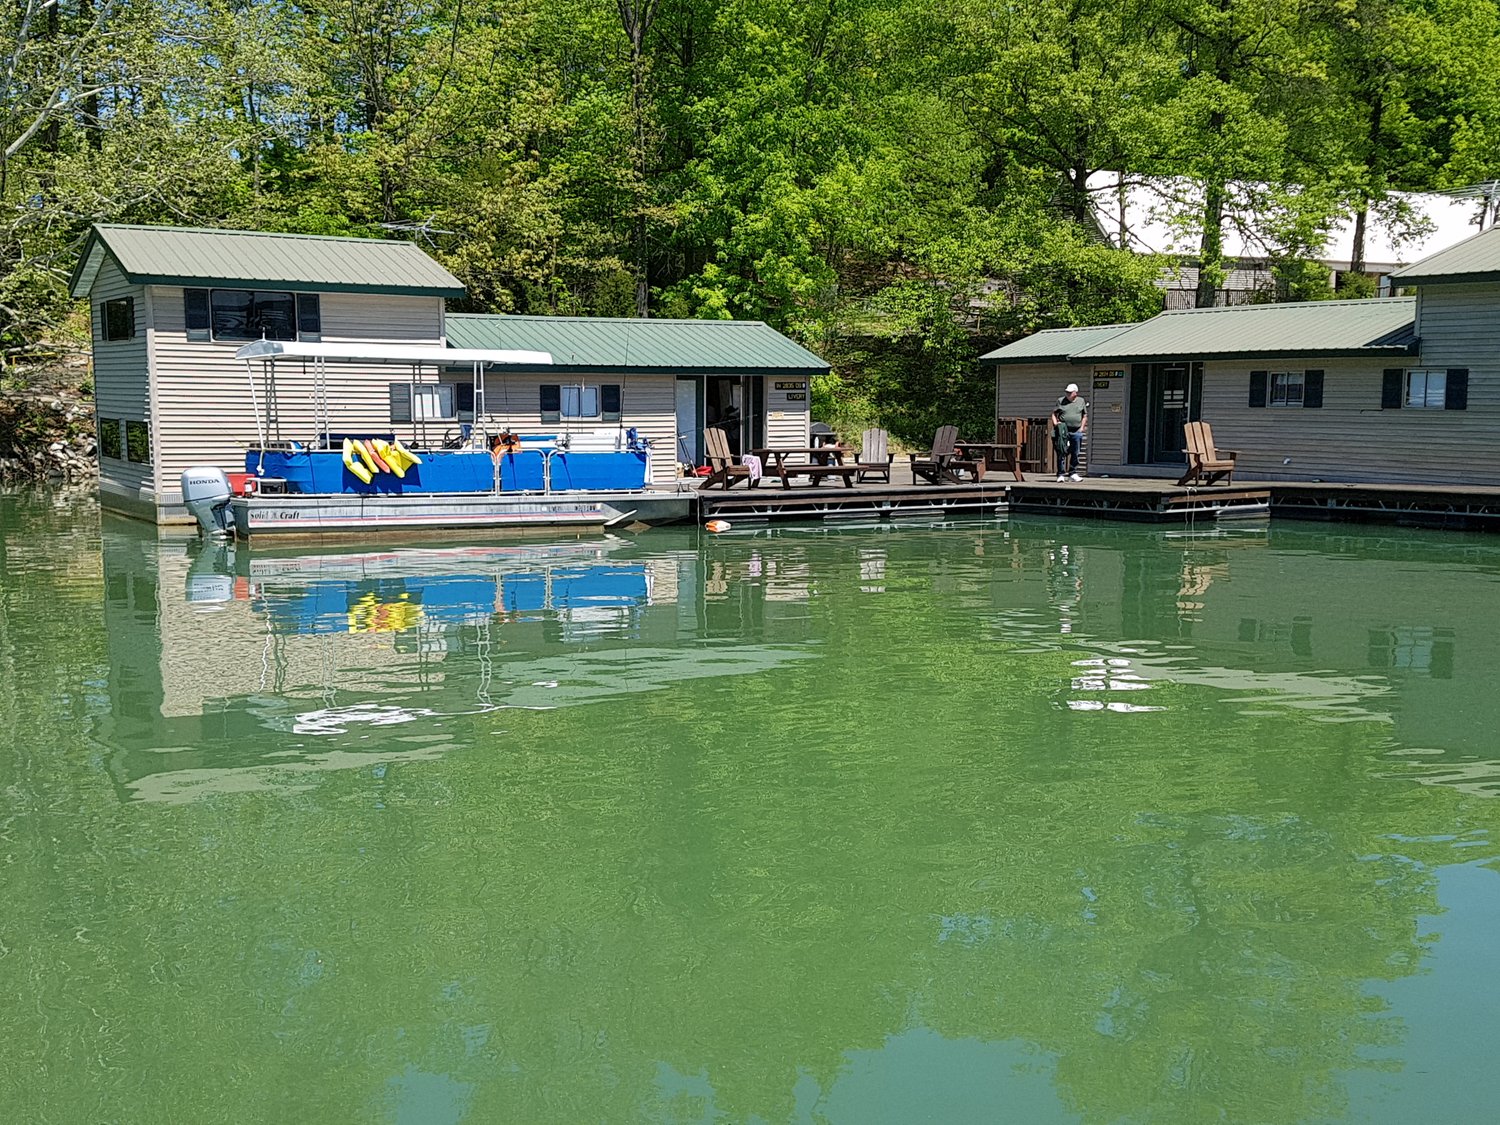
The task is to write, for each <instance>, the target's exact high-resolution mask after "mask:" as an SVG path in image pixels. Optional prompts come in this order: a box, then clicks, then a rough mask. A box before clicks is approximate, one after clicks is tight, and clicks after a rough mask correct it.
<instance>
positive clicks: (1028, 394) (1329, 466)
mask: <svg viewBox="0 0 1500 1125" xmlns="http://www.w3.org/2000/svg"><path fill="white" fill-rule="evenodd" d="M1489 292H1490V293H1492V294H1494V295H1495V301H1494V303H1493V305H1492V308H1493V309H1494V313H1492V319H1493V320H1494V321H1495V322H1496V324H1497V325H1500V315H1495V314H1500V286H1493V287H1490V288H1489ZM1430 311H1431V310H1430V309H1429V313H1430ZM1491 335H1492V336H1493V337H1494V339H1495V344H1494V345H1493V349H1494V350H1490V351H1488V352H1486V351H1485V350H1484V348H1483V347H1481V346H1474V345H1471V346H1470V347H1468V348H1463V349H1460V348H1458V347H1450V346H1448V345H1446V344H1445V345H1443V346H1442V347H1440V348H1439V349H1438V352H1437V356H1436V357H1435V356H1434V355H1433V353H1432V352H1431V351H1430V350H1429V349H1428V346H1427V341H1426V340H1425V338H1424V341H1423V351H1422V355H1421V356H1420V357H1417V356H1412V357H1401V356H1372V357H1370V358H1368V359H1323V358H1313V357H1309V358H1306V359H1299V360H1297V361H1295V366H1294V365H1293V364H1290V363H1288V362H1287V361H1286V360H1285V359H1283V360H1273V361H1267V360H1233V361H1229V360H1208V361H1206V362H1205V363H1204V377H1203V402H1202V418H1203V420H1204V421H1205V422H1208V423H1209V424H1210V425H1212V426H1213V434H1214V442H1215V444H1217V445H1218V446H1219V447H1220V448H1223V449H1234V450H1238V451H1239V461H1238V467H1237V468H1236V470H1235V481H1236V482H1237V483H1238V482H1239V481H1240V480H1242V479H1243V480H1245V481H1254V480H1289V481H1291V480H1295V481H1304V480H1314V479H1317V480H1325V481H1372V482H1392V483H1403V482H1405V483H1412V484H1452V483H1465V484H1483V485H1500V411H1496V410H1494V409H1493V407H1494V406H1496V405H1500V402H1497V393H1496V390H1495V385H1496V383H1497V382H1500V370H1496V366H1495V365H1496V362H1497V358H1496V357H1500V332H1492V333H1491ZM1127 366H1128V365H1127ZM1449 366H1452V367H1468V368H1469V369H1470V376H1469V403H1468V409H1467V410H1464V411H1451V410H1434V409H1424V410H1406V409H1401V410H1381V409H1380V394H1381V380H1382V375H1383V372H1384V371H1385V369H1386V368H1392V367H1399V368H1420V369H1427V368H1443V369H1446V368H1448V367H1449ZM1289 368H1290V369H1294V370H1301V371H1303V372H1304V373H1305V372H1306V371H1307V370H1309V369H1319V370H1322V371H1323V372H1324V376H1323V405H1322V406H1321V407H1320V408H1306V407H1305V408H1300V409H1299V408H1290V407H1288V408H1277V409H1271V408H1268V407H1252V406H1250V405H1249V388H1250V372H1251V371H1267V372H1269V371H1273V370H1278V369H1279V370H1282V371H1285V370H1288V369H1289ZM1481 372H1488V373H1489V376H1488V377H1485V375H1483V374H1481ZM1134 377H1135V376H1134V375H1127V376H1126V378H1124V379H1116V380H1111V381H1110V382H1111V387H1110V388H1109V390H1094V389H1093V388H1092V382H1093V380H1092V379H1091V378H1088V377H1087V375H1086V374H1085V373H1084V372H1081V371H1080V370H1079V368H1078V366H1077V365H1074V364H1070V363H1051V364H1035V365H1032V364H1009V365H1001V366H1000V367H999V375H998V380H997V391H996V413H997V414H998V415H1000V416H1003V417H1012V416H1022V417H1038V416H1040V415H1043V414H1046V413H1050V411H1051V409H1052V406H1053V404H1054V403H1056V401H1057V396H1058V395H1059V394H1060V393H1061V390H1062V388H1063V386H1065V385H1066V384H1068V383H1070V382H1076V383H1077V384H1078V385H1079V386H1080V387H1081V388H1084V394H1085V395H1086V396H1090V397H1089V435H1090V451H1089V462H1088V465H1089V472H1090V473H1091V474H1101V473H1107V474H1111V475H1120V476H1143V477H1162V476H1166V475H1167V473H1166V472H1165V471H1164V470H1163V469H1161V468H1160V467H1152V466H1149V465H1127V464H1126V463H1125V459H1126V435H1127V433H1128V430H1127V427H1128V425H1129V410H1130V402H1129V394H1130V391H1129V384H1130V381H1131V380H1132V379H1133V378H1134ZM1114 384H1119V390H1118V391H1115V389H1114ZM1115 402H1118V403H1119V404H1120V411H1119V413H1114V412H1113V404H1114V403H1115Z"/></svg>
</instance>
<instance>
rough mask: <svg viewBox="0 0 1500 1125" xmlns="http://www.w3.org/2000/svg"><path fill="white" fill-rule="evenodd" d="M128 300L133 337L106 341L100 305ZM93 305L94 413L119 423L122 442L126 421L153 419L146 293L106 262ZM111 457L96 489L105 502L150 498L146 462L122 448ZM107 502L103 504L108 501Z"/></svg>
mask: <svg viewBox="0 0 1500 1125" xmlns="http://www.w3.org/2000/svg"><path fill="white" fill-rule="evenodd" d="M121 297H130V298H132V301H131V305H132V307H133V310H134V313H135V334H134V336H133V337H131V338H130V339H128V340H106V339H104V324H103V312H102V310H103V306H104V303H105V302H106V301H113V300H117V299H119V298H121ZM89 301H90V304H91V305H92V317H91V319H92V321H93V336H94V410H95V416H96V417H98V418H109V419H111V420H113V421H116V422H118V423H119V424H120V433H121V440H122V444H123V435H124V431H125V423H126V422H148V421H149V420H150V418H151V379H150V375H149V372H148V369H147V358H146V357H147V332H146V329H147V328H148V327H149V320H148V308H147V303H146V290H145V287H144V286H140V285H131V284H130V283H129V282H127V281H126V280H125V278H124V276H123V275H122V274H121V273H120V271H119V269H118V268H116V266H115V264H114V262H112V261H108V260H106V261H105V262H104V264H103V266H101V267H100V270H99V276H98V277H97V278H96V279H95V282H94V287H93V289H92V290H91V291H90V293H89ZM114 453H115V456H113V457H110V458H101V459H100V461H99V479H100V486H101V488H100V490H101V492H102V493H103V494H104V495H105V496H106V497H107V496H108V495H109V494H111V493H114V494H117V495H121V496H124V497H126V498H128V499H132V500H136V501H139V499H140V496H141V493H142V492H145V493H148V494H149V493H150V492H151V491H152V490H153V489H154V487H155V482H156V477H155V474H154V473H153V472H152V467H151V465H150V463H145V464H142V463H138V462H133V461H127V460H126V459H125V455H124V451H123V449H116V450H115V451H114ZM106 502H107V501H106Z"/></svg>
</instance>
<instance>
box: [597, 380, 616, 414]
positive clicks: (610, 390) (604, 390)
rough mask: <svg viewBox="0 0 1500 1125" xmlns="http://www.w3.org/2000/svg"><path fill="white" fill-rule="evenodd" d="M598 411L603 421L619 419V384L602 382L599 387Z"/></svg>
mask: <svg viewBox="0 0 1500 1125" xmlns="http://www.w3.org/2000/svg"><path fill="white" fill-rule="evenodd" d="M599 411H600V420H601V421H604V422H618V421H619V420H620V414H621V411H620V384H619V383H603V384H601V385H600V387H599Z"/></svg>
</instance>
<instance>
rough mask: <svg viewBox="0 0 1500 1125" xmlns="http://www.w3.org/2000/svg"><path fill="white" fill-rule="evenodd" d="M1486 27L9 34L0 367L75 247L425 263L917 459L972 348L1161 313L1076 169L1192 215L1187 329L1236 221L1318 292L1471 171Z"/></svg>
mask: <svg viewBox="0 0 1500 1125" xmlns="http://www.w3.org/2000/svg"><path fill="white" fill-rule="evenodd" d="M1497 28H1500V8H1497V4H1496V0H1476V2H1475V3H1463V4H1459V3H1457V0H1437V2H1436V3H1427V2H1423V3H1418V2H1417V0H1317V2H1315V3H1308V4H1292V3H1290V2H1289V0H1130V2H1127V3H1125V4H1118V3H1104V2H1102V0H1037V2H1036V3H1032V4H1027V5H1020V6H1012V7H1010V8H999V9H997V8H996V7H995V6H994V5H992V4H989V3H979V2H978V0H944V2H941V3H940V2H938V0H904V2H902V0H852V2H846V3H832V2H825V0H819V2H815V3H800V2H794V0H721V2H711V0H629V2H627V0H621V2H620V3H614V4H611V3H606V2H605V0H481V2H479V3H473V2H467V3H461V2H458V0H353V2H352V3H348V4H327V3H323V2H322V0H313V2H311V3H302V4H289V3H286V2H285V0H259V2H246V0H203V2H196V0H195V2H194V3H191V4H189V3H184V2H183V0H139V2H132V3H131V4H129V5H125V4H123V3H121V2H120V0H60V2H58V3H55V4H50V5H48V4H44V3H42V2H41V0H18V3H17V4H13V5H10V6H9V7H7V8H6V9H5V11H4V13H3V14H0V57H3V59H4V62H5V65H4V67H3V68H0V74H3V78H0V81H3V89H0V352H3V353H5V354H23V353H28V352H33V353H34V352H36V351H37V350H38V348H39V345H40V344H41V342H43V341H53V342H55V341H57V340H58V339H59V336H60V333H59V326H60V325H61V324H63V323H64V322H66V321H67V320H68V318H69V316H70V313H71V310H72V307H73V306H72V303H71V301H70V300H69V299H68V297H67V296H66V293H65V289H64V285H63V281H64V279H65V277H66V275H67V272H68V270H69V269H70V268H71V266H72V263H73V261H74V258H75V257H76V253H77V250H78V247H79V245H80V243H81V240H82V238H83V236H84V234H85V233H86V231H87V228H88V225H89V223H91V222H95V221H100V220H108V221H124V222H145V223H151V222H161V223H175V224H194V225H206V226H234V227H247V228H260V229H271V230H291V231H306V232H317V233H331V234H355V235H365V236H382V235H384V236H395V237H415V238H418V239H420V240H421V241H422V243H423V245H424V246H425V248H427V249H429V250H430V251H431V252H432V253H433V254H435V255H436V256H437V257H438V258H440V259H441V260H442V261H443V262H444V264H446V265H447V266H448V267H449V268H451V269H452V270H453V271H454V272H455V273H456V274H458V276H460V277H461V278H462V279H463V281H464V282H465V284H466V285H467V286H468V290H469V297H468V299H467V302H466V308H468V309H470V310H495V311H516V312H529V313H566V314H579V315H591V314H592V315H633V314H639V313H641V312H643V311H648V312H650V313H651V314H653V315H674V316H706V317H744V318H759V319H764V320H766V321H768V322H769V323H771V324H772V325H774V326H775V327H778V328H780V329H782V330H784V331H787V332H789V333H791V334H792V335H794V336H796V337H797V338H799V339H800V340H802V341H804V342H806V343H808V344H809V345H810V346H813V347H815V348H816V349H817V350H819V351H820V352H822V353H823V354H825V355H827V356H829V357H830V358H833V359H835V360H836V361H837V362H838V363H839V365H840V378H839V380H838V381H837V382H828V383H825V384H824V386H823V388H822V390H821V391H818V392H817V393H819V394H821V395H823V396H824V397H823V399H822V400H820V401H821V402H823V403H824V409H825V410H826V411H832V412H835V413H837V414H838V416H839V417H840V418H844V417H847V418H848V419H849V420H850V421H851V422H852V421H854V420H859V419H862V420H865V421H870V420H879V421H881V422H883V423H885V424H887V425H888V426H889V427H890V428H892V429H893V431H898V432H910V433H911V434H912V435H913V439H914V440H923V439H921V438H920V437H919V436H917V435H920V433H921V431H922V430H924V429H927V427H928V422H929V420H930V419H931V418H932V417H935V416H936V414H937V413H940V412H943V411H947V412H949V413H950V414H952V415H953V416H955V417H957V416H968V414H969V413H971V411H972V412H978V413H976V415H975V416H976V417H979V416H980V415H981V414H982V413H983V412H982V411H981V410H980V405H981V401H980V400H981V399H982V398H983V388H982V384H983V383H984V380H983V378H981V377H980V376H979V374H978V372H977V371H976V369H975V364H974V357H975V356H976V355H977V354H979V351H980V348H981V346H982V345H987V344H990V343H994V342H1000V341H1003V340H1005V339H1008V338H1011V337H1013V336H1015V335H1017V334H1021V333H1025V332H1029V331H1033V330H1035V329H1037V328H1040V327H1047V326H1054V325H1071V324H1088V323H1102V322H1113V321H1121V320H1133V319H1138V318H1140V317H1143V316H1146V315H1149V314H1150V313H1152V312H1154V311H1155V310H1156V309H1157V308H1159V295H1158V292H1157V290H1156V288H1155V282H1156V281H1157V280H1158V278H1159V276H1160V272H1159V271H1160V264H1159V263H1157V262H1155V261H1152V260H1151V259H1149V258H1141V257H1137V256H1133V255H1130V254H1126V253H1123V252H1121V251H1118V250H1116V249H1114V248H1112V247H1111V246H1110V245H1109V244H1108V243H1107V242H1106V241H1105V240H1104V238H1103V237H1101V234H1102V232H1100V231H1099V230H1098V229H1097V227H1096V226H1095V223H1094V220H1093V218H1092V213H1091V210H1090V207H1089V205H1088V192H1089V190H1090V189H1089V183H1088V181H1089V177H1090V176H1091V175H1092V174H1094V173H1096V172H1099V171H1109V170H1113V171H1119V172H1122V173H1129V174H1139V175H1149V176H1155V177H1162V176H1167V177H1178V178H1180V179H1181V181H1182V182H1183V183H1185V184H1190V185H1192V188H1191V190H1188V191H1185V192H1184V193H1183V197H1182V200H1181V203H1180V205H1179V206H1178V207H1177V213H1176V215H1175V219H1176V221H1177V222H1178V223H1179V224H1180V225H1181V226H1182V227H1183V228H1184V230H1185V231H1188V232H1190V233H1191V235H1192V238H1193V240H1194V241H1195V242H1196V244H1197V245H1198V247H1199V257H1200V258H1201V261H1202V265H1203V267H1204V268H1203V270H1202V277H1203V283H1202V284H1203V291H1202V292H1200V300H1202V299H1205V296H1207V297H1209V298H1211V297H1212V289H1213V288H1214V286H1215V284H1216V280H1217V279H1218V278H1219V277H1221V276H1222V275H1223V273H1224V271H1225V269H1226V268H1227V267H1226V263H1225V261H1224V255H1223V249H1222V247H1223V241H1224V233H1225V226H1226V224H1227V223H1229V222H1231V221H1235V220H1234V219H1233V218H1232V217H1231V216H1233V215H1247V214H1248V215H1250V216H1252V218H1251V220H1250V221H1251V222H1253V223H1254V225H1255V227H1256V230H1255V231H1254V232H1252V233H1253V234H1254V235H1255V236H1256V238H1257V239H1258V240H1259V241H1260V242H1261V243H1262V244H1264V245H1265V246H1266V247H1267V248H1268V254H1269V255H1270V256H1271V257H1272V258H1274V259H1276V260H1277V262H1278V271H1279V273H1280V275H1281V276H1283V277H1285V278H1289V279H1291V280H1290V281H1288V282H1287V283H1286V284H1283V285H1281V286H1280V287H1279V288H1278V291H1277V293H1275V294H1274V296H1276V297H1277V298H1284V297H1285V296H1287V295H1299V296H1308V295H1315V296H1327V295H1330V294H1329V293H1328V291H1327V287H1326V286H1322V287H1321V288H1320V285H1319V284H1318V283H1317V282H1316V280H1315V279H1313V278H1311V277H1310V276H1309V275H1308V271H1307V269H1306V267H1305V265H1303V264H1302V263H1305V262H1307V261H1308V260H1310V259H1311V258H1313V257H1315V256H1316V255H1317V252H1318V250H1319V249H1320V247H1321V246H1322V244H1323V242H1324V240H1326V238H1327V235H1328V232H1329V230H1330V229H1331V228H1332V225H1333V223H1334V221H1335V220H1336V219H1337V218H1338V217H1340V216H1355V217H1356V219H1357V221H1358V222H1359V223H1360V224H1361V225H1360V230H1364V229H1365V227H1366V226H1367V225H1368V226H1374V225H1382V226H1384V227H1386V228H1387V229H1389V230H1393V231H1395V232H1397V233H1403V232H1404V233H1412V232H1413V230H1414V227H1413V224H1412V221H1411V217H1410V216H1409V215H1404V214H1402V210H1401V207H1400V205H1399V202H1398V200H1397V197H1396V196H1395V195H1394V194H1393V193H1395V192H1397V191H1399V190H1402V189H1408V188H1420V187H1427V186H1433V185H1441V184H1448V185H1452V184H1457V183H1462V182H1467V181H1472V180H1473V179H1476V178H1480V177H1489V176H1494V175H1495V174H1496V172H1497V160H1500V158H1497V157H1496V156H1495V153H1496V151H1497V150H1496V146H1495V144H1494V139H1495V137H1496V135H1497V133H1500V78H1497V77H1496V76H1497V75H1500V65H1497V63H1500V56H1497V54H1496V47H1495V44H1496V42H1500V36H1497V34H1496V29H1497ZM1235 193H1239V194H1240V195H1242V196H1244V198H1240V199H1232V198H1231V196H1233V195H1234V194H1235ZM1232 204H1238V206H1232ZM410 232H415V233H410ZM1241 233H1245V232H1241ZM1359 291H1363V290H1362V288H1361V285H1360V283H1359V282H1358V281H1357V280H1354V279H1351V280H1349V281H1348V282H1347V284H1346V286H1345V292H1359ZM834 387H838V388H839V390H838V395H839V396H843V395H851V396H853V397H852V398H850V399H848V401H845V400H844V399H843V398H842V397H838V398H836V397H835V396H834V393H833V391H832V390H831V388H834ZM955 412H956V413H955ZM828 416H830V417H832V416H833V414H829V415H828ZM981 428H983V427H981Z"/></svg>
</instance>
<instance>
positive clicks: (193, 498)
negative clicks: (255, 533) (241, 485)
mask: <svg viewBox="0 0 1500 1125" xmlns="http://www.w3.org/2000/svg"><path fill="white" fill-rule="evenodd" d="M233 495H234V494H233V493H232V492H231V491H230V489H229V478H228V477H227V476H225V475H224V470H223V469H220V468H218V467H216V466H214V465H194V466H193V467H192V468H191V469H185V470H183V473H182V502H183V504H184V505H186V507H187V510H188V511H189V512H191V513H192V515H193V518H194V519H195V520H197V521H198V527H199V528H200V529H201V530H202V532H203V534H204V535H208V536H212V537H214V538H218V539H227V538H229V537H230V536H232V535H233V534H234V525H233V523H232V522H231V519H230V514H229V498H230V497H231V496H233Z"/></svg>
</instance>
